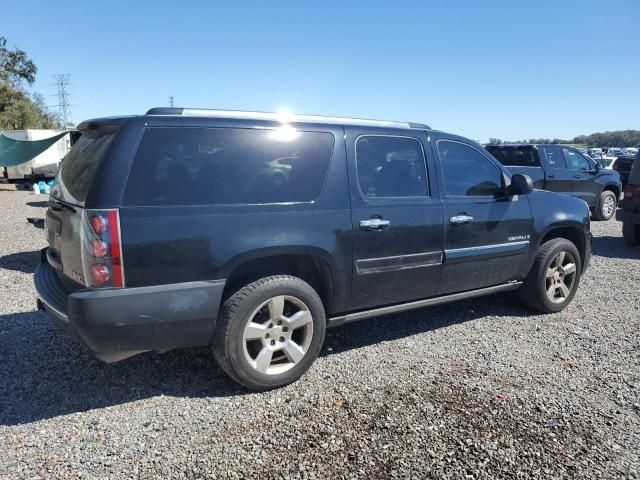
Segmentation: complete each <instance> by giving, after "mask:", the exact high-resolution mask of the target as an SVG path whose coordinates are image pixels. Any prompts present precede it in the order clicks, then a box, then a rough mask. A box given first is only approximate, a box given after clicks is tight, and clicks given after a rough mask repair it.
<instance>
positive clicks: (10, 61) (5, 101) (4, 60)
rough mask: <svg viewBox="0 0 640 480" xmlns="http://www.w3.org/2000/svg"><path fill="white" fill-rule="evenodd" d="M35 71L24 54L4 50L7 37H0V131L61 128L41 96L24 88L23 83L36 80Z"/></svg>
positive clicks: (12, 50) (10, 49) (16, 49)
mask: <svg viewBox="0 0 640 480" xmlns="http://www.w3.org/2000/svg"><path fill="white" fill-rule="evenodd" d="M37 72H38V68H37V67H36V65H35V63H33V61H32V60H31V59H30V58H29V57H28V56H27V54H26V52H25V51H23V50H20V49H19V48H17V47H14V48H10V47H7V39H6V37H3V36H0V130H24V129H27V128H44V129H58V128H60V127H61V122H60V121H59V119H58V118H57V117H56V115H55V114H54V113H52V112H50V111H49V109H48V108H47V107H46V105H45V103H44V97H43V96H42V95H40V94H38V93H29V92H27V91H26V89H25V84H27V85H29V86H31V85H33V83H34V82H35V81H36V73H37Z"/></svg>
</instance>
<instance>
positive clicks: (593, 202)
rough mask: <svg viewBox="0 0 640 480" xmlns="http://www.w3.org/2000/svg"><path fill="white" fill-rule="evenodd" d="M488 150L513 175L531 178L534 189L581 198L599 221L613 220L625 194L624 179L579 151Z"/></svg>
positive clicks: (535, 147)
mask: <svg viewBox="0 0 640 480" xmlns="http://www.w3.org/2000/svg"><path fill="white" fill-rule="evenodd" d="M485 148H486V149H487V150H488V151H489V152H490V153H491V154H492V155H493V156H494V157H496V158H497V159H498V161H499V162H500V163H502V165H504V166H505V167H507V168H508V169H509V171H511V172H513V173H522V174H525V175H528V176H530V177H531V179H532V180H533V186H534V188H539V189H541V190H549V191H551V192H558V193H564V194H566V195H571V196H573V197H578V198H581V199H582V200H584V201H585V202H587V204H588V205H589V208H590V209H591V212H592V213H593V217H594V218H595V219H597V220H609V219H610V218H611V217H613V215H614V213H615V211H616V207H617V204H618V200H619V199H620V194H621V193H622V185H621V184H620V175H619V174H618V173H616V172H613V171H611V170H608V169H604V168H601V167H600V165H599V164H598V163H597V162H595V161H594V160H593V159H591V158H589V157H587V156H585V155H583V154H582V153H580V152H579V151H578V150H577V149H575V148H572V147H565V146H562V145H533V144H516V145H487V146H486V147H485Z"/></svg>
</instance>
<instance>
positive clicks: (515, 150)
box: [487, 146, 540, 167]
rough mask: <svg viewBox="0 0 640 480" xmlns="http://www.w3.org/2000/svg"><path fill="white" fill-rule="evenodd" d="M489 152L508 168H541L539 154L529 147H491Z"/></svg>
mask: <svg viewBox="0 0 640 480" xmlns="http://www.w3.org/2000/svg"><path fill="white" fill-rule="evenodd" d="M487 150H488V151H489V152H490V153H491V154H492V155H493V156H494V157H496V158H497V159H498V161H499V162H500V163H501V164H502V165H504V166H506V167H539V166H540V161H539V160H538V154H537V153H536V151H535V150H534V149H533V148H528V147H524V148H523V147H491V146H488V147H487Z"/></svg>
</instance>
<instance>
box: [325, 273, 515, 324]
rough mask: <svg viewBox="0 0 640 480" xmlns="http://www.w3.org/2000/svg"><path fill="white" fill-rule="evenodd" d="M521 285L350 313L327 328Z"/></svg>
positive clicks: (492, 288)
mask: <svg viewBox="0 0 640 480" xmlns="http://www.w3.org/2000/svg"><path fill="white" fill-rule="evenodd" d="M520 285H522V282H520V281H513V282H509V283H504V284H502V285H495V286H493V287H485V288H479V289H477V290H471V291H468V292H460V293H452V294H449V295H443V296H441V297H433V298H427V299H424V300H415V301H413V302H408V303H401V304H399V305H390V306H388V307H380V308H374V309H371V310H364V311H362V312H355V313H349V314H347V315H342V316H339V317H331V318H329V320H328V323H327V326H328V327H337V326H339V325H343V324H345V323H350V322H356V321H358V320H364V319H366V318H373V317H380V316H382V315H389V314H392V313H399V312H404V311H407V310H415V309H417V308H423V307H430V306H433V305H440V304H442V303H449V302H454V301H456V300H465V299H467V298H475V297H482V296H483V295H490V294H492V293H499V292H507V291H509V290H515V289H517V288H518V287H520Z"/></svg>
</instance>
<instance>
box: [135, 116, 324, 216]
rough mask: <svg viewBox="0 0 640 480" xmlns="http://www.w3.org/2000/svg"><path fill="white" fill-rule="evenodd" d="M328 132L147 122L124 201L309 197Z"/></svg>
mask: <svg viewBox="0 0 640 480" xmlns="http://www.w3.org/2000/svg"><path fill="white" fill-rule="evenodd" d="M333 144H334V139H333V135H332V134H331V133H327V132H299V131H295V130H293V129H292V128H290V127H282V128H280V129H275V130H271V129H244V128H191V127H182V128H164V127H163V128H150V129H147V131H146V132H145V135H144V137H143V139H142V142H141V144H140V147H139V148H138V153H137V154H136V158H135V162H134V165H133V168H132V170H131V174H130V175H129V180H128V182H127V189H126V192H125V197H124V203H125V204H127V205H139V206H149V205H233V204H264V203H282V202H310V201H313V200H315V199H316V198H318V197H319V196H320V193H321V192H322V188H323V186H324V181H325V177H326V175H327V170H328V168H329V162H330V160H331V154H332V152H333Z"/></svg>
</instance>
